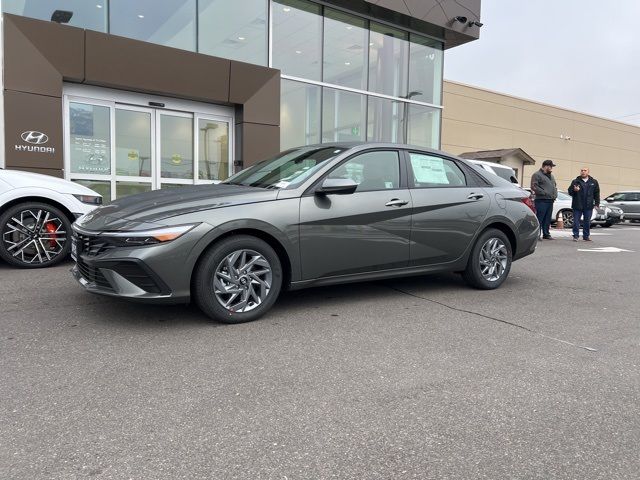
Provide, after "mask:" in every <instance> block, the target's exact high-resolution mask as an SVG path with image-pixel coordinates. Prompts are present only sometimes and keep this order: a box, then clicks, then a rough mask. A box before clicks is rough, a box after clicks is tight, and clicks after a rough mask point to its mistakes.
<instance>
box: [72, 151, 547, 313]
mask: <svg viewBox="0 0 640 480" xmlns="http://www.w3.org/2000/svg"><path fill="white" fill-rule="evenodd" d="M531 207H532V205H531V201H530V199H529V196H528V195H527V193H526V192H524V191H523V190H522V189H520V188H518V187H516V186H514V185H512V184H511V183H509V182H507V181H505V180H502V179H501V178H499V177H496V176H495V175H491V174H486V176H483V175H482V174H481V173H480V172H479V171H478V170H476V169H475V168H474V167H472V166H471V165H470V164H468V163H467V162H466V161H464V160H462V159H459V158H456V157H451V156H448V155H447V154H445V153H443V152H439V151H436V150H430V149H420V148H417V147H413V146H407V145H397V144H375V143H335V144H322V145H315V146H307V147H300V148H295V149H291V150H287V151H285V152H283V153H281V154H279V155H277V156H276V157H274V158H272V159H270V160H265V161H263V162H260V163H258V164H257V165H254V166H252V167H250V168H248V169H246V170H243V171H242V172H240V173H238V174H236V175H234V176H232V177H231V178H229V179H228V180H226V181H224V182H222V183H221V184H218V185H201V186H192V187H183V188H180V189H169V190H156V191H152V192H147V193H143V194H139V195H134V196H130V197H125V198H122V199H118V200H116V201H114V202H112V203H111V204H110V205H107V206H104V207H101V208H98V209H97V210H95V211H93V212H91V213H90V214H88V215H86V216H84V217H82V218H80V219H79V220H78V221H77V222H76V223H75V224H74V227H73V228H74V237H73V244H74V252H73V255H75V258H76V259H77V263H76V265H75V267H74V268H73V275H74V277H75V278H76V279H77V281H78V282H79V283H80V284H81V285H82V286H83V287H84V288H85V289H87V290H88V291H89V292H92V293H97V294H102V295H109V296H114V297H120V298H127V299H134V300H147V301H153V302H173V303H186V302H188V301H189V299H190V298H192V299H193V300H194V301H195V303H196V304H197V305H198V306H199V307H200V308H201V310H202V311H203V312H204V313H206V314H207V315H208V316H210V317H211V318H213V319H216V320H219V321H223V322H227V323H239V322H246V321H250V320H255V319H257V318H259V317H260V316H261V315H263V314H264V313H265V312H267V311H268V310H269V309H270V308H271V307H272V305H273V304H274V302H275V301H276V299H277V297H278V294H279V293H280V291H281V289H283V288H289V289H299V288H305V287H312V286H319V285H329V284H343V283H349V282H356V281H368V280H375V279H383V278H392V277H406V276H411V275H423V274H427V273H433V272H442V271H450V272H463V276H464V279H465V280H466V281H467V283H469V284H470V285H471V286H473V287H476V288H480V289H493V288H497V287H499V286H500V285H501V284H502V283H503V282H504V281H505V279H506V278H507V276H508V274H509V271H510V268H511V262H512V261H514V260H517V259H519V258H522V257H524V256H527V255H530V254H531V253H533V252H534V251H535V248H536V243H537V239H538V232H539V225H538V221H537V219H536V217H535V215H534V213H533V211H532V208H531Z"/></svg>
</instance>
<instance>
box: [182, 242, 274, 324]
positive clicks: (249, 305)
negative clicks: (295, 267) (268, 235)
mask: <svg viewBox="0 0 640 480" xmlns="http://www.w3.org/2000/svg"><path fill="white" fill-rule="evenodd" d="M281 287H282V266H281V263H280V259H279V258H278V255H277V254H276V252H275V251H274V250H273V248H271V246H270V245H269V244H268V243H266V242H264V241H263V240H260V239H259V238H256V237H252V236H249V235H237V236H233V237H229V238H226V239H224V240H222V241H221V242H220V243H218V244H215V245H214V246H213V247H212V248H211V249H210V250H209V251H207V252H206V253H205V254H204V257H203V258H202V260H201V261H200V263H199V265H198V267H197V270H196V272H195V279H194V297H195V301H196V303H197V305H198V306H199V307H200V309H201V310H202V311H203V312H204V313H205V314H206V315H208V316H209V317H211V318H212V319H214V320H218V321H220V322H224V323H243V322H250V321H252V320H257V319H258V318H260V317H261V316H262V315H264V314H265V313H266V312H267V311H269V309H271V307H272V306H273V304H274V303H275V301H276V299H277V298H278V295H279V294H280V289H281Z"/></svg>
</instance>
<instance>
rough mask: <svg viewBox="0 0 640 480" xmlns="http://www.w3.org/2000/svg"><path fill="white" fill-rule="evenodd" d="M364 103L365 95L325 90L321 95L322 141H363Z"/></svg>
mask: <svg viewBox="0 0 640 480" xmlns="http://www.w3.org/2000/svg"><path fill="white" fill-rule="evenodd" d="M366 102H367V97H366V96H365V95H360V94H358V93H352V92H345V91H342V90H335V89H333V88H325V89H324V92H323V94H322V141H323V142H352V141H359V140H364V139H365V130H366V125H367V124H366V111H367V103H366Z"/></svg>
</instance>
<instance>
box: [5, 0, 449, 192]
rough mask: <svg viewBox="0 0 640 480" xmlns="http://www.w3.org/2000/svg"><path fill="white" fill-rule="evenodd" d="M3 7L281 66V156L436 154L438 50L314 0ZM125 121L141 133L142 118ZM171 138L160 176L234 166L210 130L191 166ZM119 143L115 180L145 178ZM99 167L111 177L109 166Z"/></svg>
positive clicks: (96, 119) (134, 156)
mask: <svg viewBox="0 0 640 480" xmlns="http://www.w3.org/2000/svg"><path fill="white" fill-rule="evenodd" d="M2 9H3V11H4V12H9V13H14V14H18V15H24V16H28V17H33V18H38V19H41V20H49V19H50V18H51V14H52V13H53V12H54V11H55V10H68V11H71V12H73V16H72V18H71V21H70V22H69V24H70V25H74V26H78V27H83V28H88V29H92V30H97V31H102V32H108V33H112V34H116V35H122V36H126V37H131V38H135V39H139V40H143V41H147V42H153V43H158V44H161V45H167V46H170V47H175V48H180V49H185V50H191V51H198V52H201V53H205V54H208V55H215V56H220V57H224V58H230V59H234V60H239V61H243V62H248V63H254V64H258V65H267V66H272V67H274V68H278V69H280V70H281V72H282V98H281V147H282V148H283V149H285V148H289V147H293V146H299V145H305V144H311V143H319V142H328V141H341V140H365V139H366V140H370V141H389V142H405V141H406V142H408V143H413V144H416V145H420V146H428V147H436V148H437V147H439V145H440V118H441V108H442V107H441V105H442V65H443V44H442V42H441V41H439V40H437V39H433V38H430V37H427V36H425V35H421V34H419V33H417V32H413V31H405V30H402V29H400V28H398V27H394V26H392V25H389V24H385V23H383V22H382V21H374V20H370V19H367V18H364V17H360V16H358V15H354V14H351V13H347V12H344V11H342V10H340V9H338V8H333V7H328V6H323V5H321V4H319V3H317V2H314V1H311V0H242V1H239V0H163V1H158V0H136V1H131V0H93V1H92V2H86V1H84V0H50V1H46V2H45V1H43V0H3V1H2ZM185 81H188V79H185ZM100 112H101V110H100V108H99V107H97V106H94V107H92V109H91V110H87V109H86V108H85V107H77V108H75V109H73V110H72V112H71V113H72V115H75V120H74V121H75V122H76V124H77V125H78V128H79V129H80V130H81V129H82V128H88V126H89V125H90V126H91V128H95V129H96V132H97V133H96V135H92V138H93V140H92V141H93V142H94V143H93V144H92V145H91V146H89V145H88V144H86V142H85V144H83V146H82V147H80V146H79V145H80V144H81V143H82V135H81V134H78V135H77V136H75V137H73V138H72V141H74V142H76V143H74V145H75V147H74V148H83V149H85V150H86V149H91V148H93V149H94V150H96V149H97V148H98V147H99V145H98V143H97V142H98V140H99V139H100V137H99V135H98V134H99V130H100V128H102V127H101V113H100ZM102 116H104V114H102ZM122 116H123V117H125V116H127V115H126V114H122ZM128 116H129V117H131V120H130V121H131V122H132V124H135V125H136V126H137V127H136V128H143V127H142V124H143V123H144V120H143V119H144V116H143V115H133V114H130V115H128ZM172 122H173V123H178V124H179V123H181V122H180V121H179V120H176V119H173V120H172V119H168V120H167V125H168V124H172ZM123 123H124V120H123ZM182 123H184V121H182ZM83 125H84V127H83ZM173 127H175V128H177V129H178V130H180V128H179V125H173V124H172V126H171V128H173ZM144 128H146V127H144ZM167 128H169V127H167ZM200 128H205V127H200ZM180 131H181V130H180ZM166 134H167V137H166V140H167V141H168V142H174V143H175V144H176V145H177V143H179V141H182V143H183V144H184V145H183V146H184V148H183V149H182V150H184V152H183V153H179V152H178V153H175V152H169V153H167V155H169V156H166V157H165V156H164V154H163V176H164V174H165V172H166V174H167V176H166V178H176V179H178V178H187V177H189V178H192V177H193V176H194V175H196V177H197V178H202V179H206V178H211V177H214V176H215V175H214V174H213V172H214V171H215V170H216V169H224V168H225V167H224V165H225V164H227V162H230V159H229V158H223V157H222V156H216V154H215V151H216V148H218V147H216V146H215V145H214V144H213V143H212V142H218V143H216V145H218V146H219V145H220V144H221V143H220V142H224V141H225V140H224V138H223V137H224V134H223V133H221V131H216V130H214V129H211V130H208V131H207V133H206V137H207V138H206V139H205V138H204V135H205V134H204V133H203V132H202V130H200V131H198V132H195V129H193V128H192V129H191V131H190V135H191V137H192V138H194V139H195V143H196V144H198V143H200V144H201V149H204V148H205V146H206V149H207V150H210V151H211V152H212V153H211V155H212V156H211V157H210V158H208V159H204V160H201V161H196V163H193V152H189V151H187V140H186V138H187V136H186V134H185V135H184V136H183V137H184V138H182V140H180V139H174V140H169V131H168V130H167V132H166ZM115 135H116V139H115V140H116V144H117V146H116V151H115V153H114V155H115V156H116V162H115V166H114V170H116V172H115V174H118V175H126V176H131V175H133V174H135V175H134V176H136V177H138V178H140V177H145V176H147V175H148V173H147V167H145V165H144V159H143V157H144V156H146V154H145V153H144V152H145V151H146V150H147V146H146V145H143V144H138V143H139V142H138V143H136V138H134V137H135V135H137V134H136V133H135V129H133V130H132V131H131V132H129V133H125V132H120V133H119V132H117V131H116V132H115ZM141 138H142V136H141V135H138V139H141ZM145 138H146V137H145ZM214 138H215V139H214ZM100 140H101V141H111V140H110V139H109V138H101V139H100ZM119 145H121V147H120V146H119ZM172 145H173V144H172ZM169 147H170V145H168V146H162V147H161V148H162V149H163V151H164V150H165V149H166V148H169ZM169 149H170V148H169ZM136 151H137V152H138V153H136ZM131 152H133V153H131ZM76 154H78V151H76ZM71 155H72V158H71V168H72V169H73V168H75V169H84V170H83V172H76V173H91V170H96V169H99V168H102V167H101V166H100V159H99V157H100V155H101V154H100V153H96V152H94V155H93V157H91V161H92V162H94V163H95V165H89V164H88V163H87V162H89V163H90V161H89V160H87V159H86V158H85V160H83V162H84V164H82V165H80V164H79V163H78V161H77V159H75V160H74V151H73V150H72V151H71ZM176 155H177V156H179V157H180V158H181V160H179V159H178V157H177V156H176ZM76 157H77V155H76ZM83 158H84V157H83ZM189 159H191V161H192V164H191V165H192V166H191V167H188V165H187V164H188V162H189ZM103 163H104V164H105V165H107V167H105V168H108V165H109V164H110V159H108V158H104V159H103ZM189 168H191V170H189ZM136 169H137V172H136ZM94 173H97V172H94ZM110 173H111V172H109V174H110ZM174 183H175V182H174Z"/></svg>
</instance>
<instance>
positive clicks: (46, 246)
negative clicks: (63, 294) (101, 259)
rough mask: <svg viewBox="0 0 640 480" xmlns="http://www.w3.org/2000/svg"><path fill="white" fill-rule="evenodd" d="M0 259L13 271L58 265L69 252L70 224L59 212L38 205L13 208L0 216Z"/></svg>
mask: <svg viewBox="0 0 640 480" xmlns="http://www.w3.org/2000/svg"><path fill="white" fill-rule="evenodd" d="M0 235H1V238H0V258H2V259H3V260H5V261H6V262H7V263H9V264H10V265H13V266H14V267H21V268H41V267H50V266H52V265H55V264H56V263H59V262H61V261H62V260H63V259H64V258H66V257H67V255H68V254H69V250H70V249H71V242H70V238H71V222H70V221H69V219H68V218H67V216H66V215H65V214H64V213H63V212H61V211H60V209H58V208H56V207H54V206H52V205H47V204H46V203H39V202H26V203H20V204H18V205H14V206H13V207H11V208H9V209H8V210H7V211H6V212H4V213H3V214H2V215H1V216H0Z"/></svg>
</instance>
